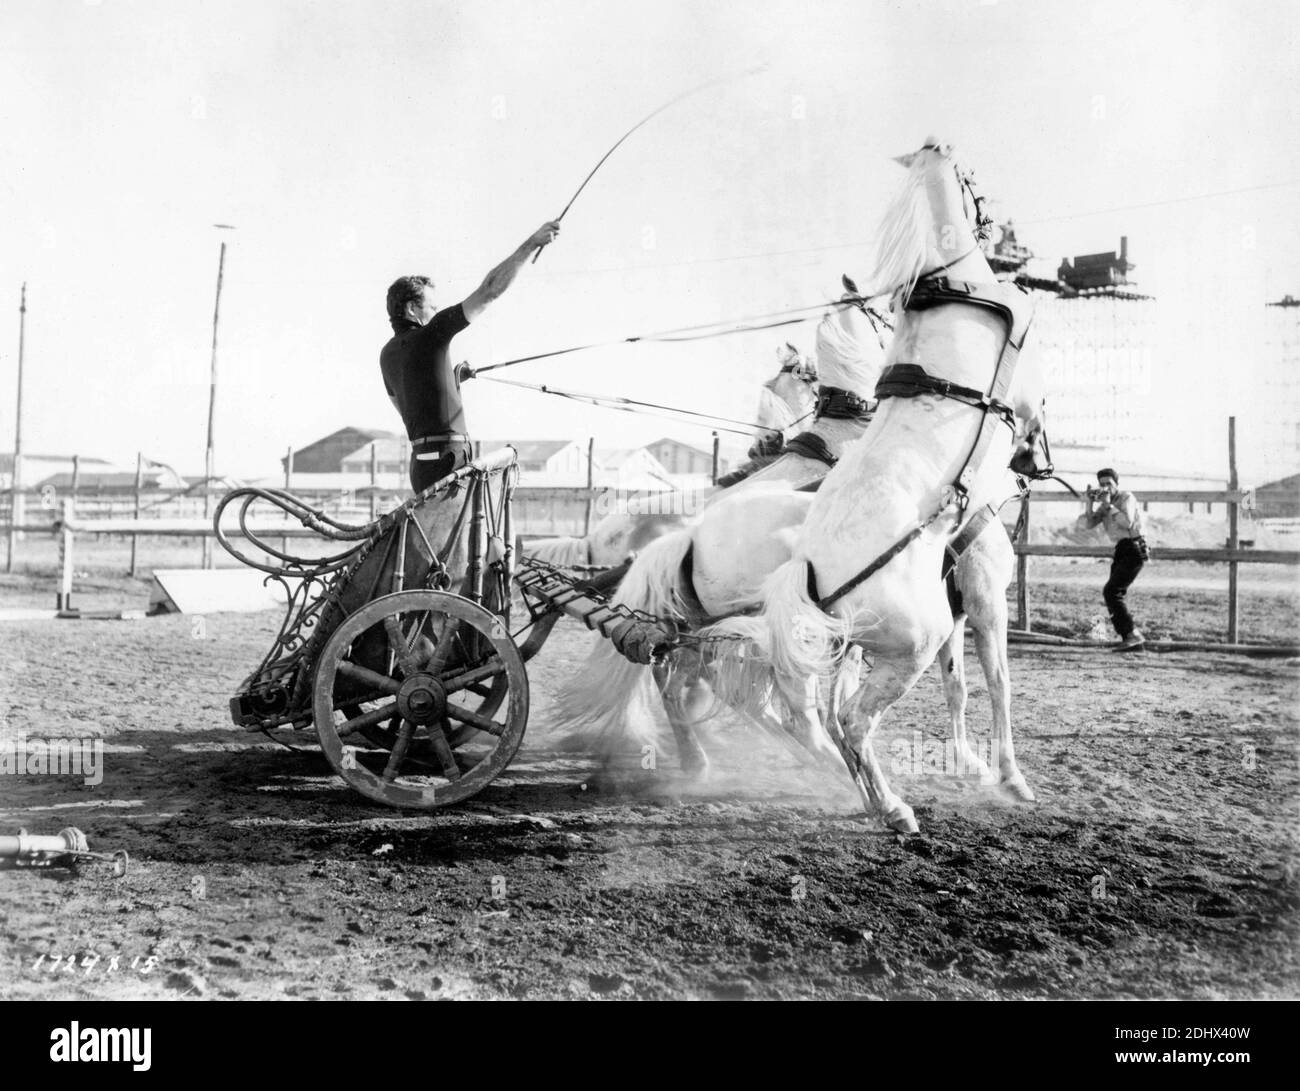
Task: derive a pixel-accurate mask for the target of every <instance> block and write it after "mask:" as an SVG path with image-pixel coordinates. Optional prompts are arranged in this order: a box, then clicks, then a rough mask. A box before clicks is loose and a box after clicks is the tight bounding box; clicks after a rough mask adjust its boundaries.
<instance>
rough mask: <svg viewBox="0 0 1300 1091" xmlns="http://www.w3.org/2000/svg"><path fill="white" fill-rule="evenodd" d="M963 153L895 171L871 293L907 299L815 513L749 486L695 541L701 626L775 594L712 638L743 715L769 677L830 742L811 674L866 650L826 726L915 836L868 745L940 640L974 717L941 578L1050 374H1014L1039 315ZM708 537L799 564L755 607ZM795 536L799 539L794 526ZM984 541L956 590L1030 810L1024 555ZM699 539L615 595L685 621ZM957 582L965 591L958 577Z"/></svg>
mask: <svg viewBox="0 0 1300 1091" xmlns="http://www.w3.org/2000/svg"><path fill="white" fill-rule="evenodd" d="M950 156H951V152H950V149H947V148H941V147H939V146H937V145H936V143H935V142H934V141H930V142H928V143H927V145H926V147H924V148H923V149H921V150H920V151H918V152H917V153H914V154H913V155H911V156H907V157H905V158H904V159H903V160H900V161H901V162H903V163H904V165H905V166H907V168H908V179H907V183H906V185H905V186H904V188H903V190H902V192H901V193H900V195H899V197H898V198H897V199H896V200H895V201H894V202H893V204H892V205H891V207H890V209H889V210H888V211H887V213H886V216H885V224H884V229H883V231H882V235H881V240H880V250H879V257H878V260H877V267H876V271H875V274H874V275H873V278H872V283H873V284H874V285H875V286H876V287H877V290H894V291H895V300H894V310H895V316H896V322H897V327H896V331H895V337H894V341H893V343H892V345H891V347H890V350H889V354H888V357H887V360H886V363H887V365H888V366H887V368H886V371H885V374H884V375H883V377H882V383H881V386H880V388H879V392H880V393H881V395H882V402H881V408H880V409H879V410H878V412H877V416H876V419H875V421H874V423H873V424H872V426H871V427H870V428H869V429H867V432H866V435H865V436H864V437H863V439H862V440H860V441H859V442H858V443H857V444H856V445H854V446H852V447H850V448H849V449H848V450H847V452H846V453H845V454H844V456H843V457H842V458H841V460H840V462H839V463H838V465H836V467H835V468H834V469H833V470H832V471H831V473H830V474H829V476H828V477H827V478H826V480H825V482H824V484H823V486H822V489H821V491H820V492H819V493H818V494H817V495H816V496H815V497H811V498H808V500H807V501H806V503H807V506H806V507H805V508H803V509H802V510H799V511H794V510H792V511H790V512H786V513H782V512H781V511H780V508H781V506H782V504H783V503H784V504H786V505H789V504H794V503H795V502H796V498H797V497H799V495H800V494H786V495H787V497H788V500H786V501H782V500H781V498H780V497H779V495H763V494H765V493H769V492H770V488H769V489H764V488H761V487H755V488H754V489H753V491H752V494H751V495H748V496H747V495H746V494H747V493H750V490H749V489H745V488H741V489H737V490H734V492H735V494H736V495H735V496H734V497H733V498H730V499H728V498H727V497H726V494H724V497H723V498H720V499H719V501H718V505H717V506H718V508H719V509H720V510H718V511H717V518H712V519H710V520H707V521H705V522H704V523H702V524H701V526H700V527H699V528H698V529H697V531H696V540H695V546H696V570H695V585H694V591H695V592H696V593H697V596H698V600H699V601H698V603H697V604H696V606H697V609H696V610H695V613H696V615H697V616H698V614H699V612H700V611H699V610H698V607H699V606H702V607H703V612H704V613H705V614H706V615H711V616H713V617H718V616H722V615H725V614H727V613H733V612H735V611H738V610H743V609H744V608H745V607H746V606H750V605H757V604H758V602H759V601H760V599H765V602H764V604H763V613H762V615H761V616H760V617H757V618H754V617H730V618H728V619H727V620H725V621H722V622H720V623H717V624H715V625H713V626H711V627H709V628H706V629H705V630H704V631H703V635H706V636H708V635H712V636H718V637H724V638H727V637H730V638H735V639H734V640H733V641H731V642H729V643H728V644H727V645H723V647H726V648H728V649H729V650H727V651H722V652H716V651H715V652H713V653H712V656H711V658H712V662H711V663H710V664H709V667H710V668H711V669H710V671H709V673H710V674H711V676H712V681H713V684H714V688H715V689H716V690H717V691H718V692H719V694H720V695H721V696H723V697H724V698H725V699H726V700H727V702H728V703H729V704H732V705H733V707H742V708H743V707H744V706H746V705H749V706H750V707H751V708H752V707H753V702H752V700H750V699H749V698H750V695H752V694H755V693H761V692H762V691H763V690H764V689H765V688H766V686H767V684H768V683H769V682H770V681H775V683H776V687H777V689H778V691H779V693H780V695H781V698H782V701H781V702H780V703H781V704H783V705H784V706H785V709H786V712H785V714H784V716H783V717H782V718H783V719H786V722H787V725H788V724H789V720H788V717H790V716H793V717H794V719H795V720H796V721H801V722H802V723H803V724H804V725H806V729H807V730H814V729H815V730H816V731H818V732H820V721H819V720H818V718H817V709H816V706H815V701H814V700H813V699H812V696H811V694H810V691H809V679H810V678H814V677H816V676H819V675H820V676H833V675H834V674H835V673H836V671H837V669H838V668H839V665H840V664H841V662H842V661H843V657H844V655H845V652H846V650H847V649H848V648H850V647H853V646H857V647H861V648H862V649H864V650H865V651H866V653H867V655H868V656H870V657H872V658H873V660H874V662H873V669H872V671H871V673H870V674H869V675H868V676H867V679H866V682H865V683H864V684H863V685H862V687H861V688H860V689H859V690H857V692H856V693H855V694H853V696H852V697H851V699H850V700H849V702H848V703H847V704H846V705H845V707H844V708H843V709H837V708H836V707H835V702H834V701H833V702H832V708H831V722H830V723H829V724H828V727H829V729H830V734H831V736H832V737H833V738H834V740H835V745H836V746H837V747H838V749H839V752H840V754H841V756H842V757H843V758H844V760H845V762H846V763H847V764H848V767H849V769H850V772H851V774H852V775H853V778H854V781H855V783H856V784H857V786H858V787H859V789H860V790H861V791H862V793H863V796H864V800H865V801H866V802H867V804H868V808H869V809H870V810H875V811H876V812H877V813H878V814H880V815H881V817H882V818H883V819H884V821H885V822H886V823H887V824H888V825H890V826H892V827H893V828H895V829H898V830H901V831H911V830H915V829H916V824H915V819H914V817H913V814H912V811H911V808H910V807H908V806H907V804H905V803H904V802H903V801H902V800H901V799H899V798H898V797H897V796H896V795H895V794H894V793H893V791H892V790H891V789H890V788H889V785H888V783H887V782H886V780H885V777H884V774H883V772H882V771H881V769H880V765H879V762H878V761H877V759H876V757H875V755H874V753H873V751H872V747H871V735H872V734H873V733H874V731H875V730H876V728H877V726H878V725H879V722H880V718H881V716H882V715H883V714H884V712H885V711H886V710H887V709H888V707H889V706H890V705H891V704H892V703H893V702H894V701H896V700H897V699H898V697H899V696H901V695H902V694H903V693H905V692H906V691H907V690H908V689H909V688H910V687H911V686H912V685H913V684H914V683H915V681H916V679H917V678H918V677H919V675H920V674H921V673H922V672H923V671H924V670H925V668H926V667H927V666H928V664H929V663H930V662H931V661H932V660H933V658H934V656H935V653H936V652H937V651H938V649H939V648H940V646H941V645H943V643H944V642H945V640H948V641H949V649H948V654H947V656H946V657H945V659H946V661H945V663H944V666H945V667H946V668H949V670H946V671H945V689H946V690H948V691H949V697H950V703H951V702H952V697H953V692H952V691H953V687H954V686H956V687H959V688H960V689H961V690H962V693H961V697H962V701H961V705H963V706H964V683H963V682H962V680H961V678H960V675H958V676H957V677H955V678H953V679H950V678H949V677H948V676H947V675H948V673H949V671H950V670H952V664H953V661H954V659H957V660H958V661H959V657H960V647H961V635H962V629H961V625H960V624H958V626H957V628H956V629H955V630H954V615H953V611H952V608H951V607H950V604H949V602H948V598H947V595H946V594H945V589H944V585H943V582H942V581H941V580H940V579H939V572H940V568H941V563H942V560H943V555H944V551H945V549H946V548H949V547H951V546H952V545H953V544H954V543H955V542H958V541H961V540H962V539H963V538H967V537H969V536H970V532H971V531H975V530H978V527H979V526H980V525H981V523H980V522H979V520H980V519H981V518H982V519H983V520H985V522H984V523H983V524H982V525H985V526H987V519H988V514H987V513H988V512H990V511H992V510H995V505H996V503H997V502H998V501H1000V500H1001V499H1004V498H1005V497H1007V496H1009V495H1011V493H1012V492H1013V491H1014V486H1013V482H1012V477H1011V474H1010V472H1009V471H1008V470H1007V468H1006V467H1007V464H1008V456H1009V455H1010V452H1011V446H1012V433H1011V430H1010V429H1008V431H1007V432H1005V433H1004V432H1003V431H1002V427H1003V422H1004V420H1005V421H1006V422H1007V423H1010V417H1011V415H1012V407H1014V412H1015V415H1016V416H1017V417H1019V418H1020V419H1021V420H1022V421H1023V422H1026V423H1027V424H1028V425H1029V430H1030V432H1031V434H1032V433H1033V432H1035V431H1037V430H1038V429H1039V428H1040V427H1041V420H1040V416H1039V414H1040V407H1041V398H1040V396H1039V391H1038V389H1037V388H1036V386H1035V383H1036V381H1037V377H1036V375H1035V374H1034V372H1033V369H1032V368H1029V367H1024V366H1022V367H1016V359H1015V357H1016V354H1017V351H1018V349H1019V346H1020V344H1021V343H1022V342H1023V339H1024V335H1025V331H1026V327H1027V323H1028V307H1027V300H1026V299H1025V298H1024V297H1023V295H1022V293H1020V292H1019V290H1018V289H1015V288H1011V287H1008V286H1005V285H1001V284H999V283H998V282H997V281H996V280H995V278H994V277H993V275H992V272H991V270H990V269H989V267H988V264H987V262H986V261H985V260H984V257H983V255H982V254H981V253H980V252H979V250H978V246H977V244H976V241H975V238H974V235H973V233H972V231H971V227H970V225H969V224H968V223H967V218H966V215H965V208H964V193H965V191H964V189H963V178H962V176H961V175H960V174H959V173H958V172H957V171H956V169H955V168H954V165H953V163H952V161H951V157H950ZM976 212H977V213H978V206H977V208H976ZM938 225H943V227H942V229H941V228H939V226H938ZM942 274H947V276H943V275H942ZM804 495H806V494H804ZM991 505H992V506H991ZM732 508H734V509H735V510H734V512H732V511H729V510H728V509H732ZM747 509H748V510H747ZM712 512H713V509H712V508H711V509H710V514H712ZM805 512H806V514H807V519H806V521H804V519H803V518H802V517H803V515H804V514H805ZM756 516H761V517H760V518H756ZM783 518H784V520H785V522H784V523H783V522H782V519H783ZM710 522H711V523H712V524H713V525H714V526H716V527H718V528H720V534H719V536H718V541H722V540H723V539H724V538H725V534H726V527H727V524H728V523H729V522H730V523H731V524H732V525H733V527H734V529H733V530H732V531H731V533H733V534H735V533H742V534H744V535H745V537H746V539H747V541H748V545H749V549H748V551H747V552H746V553H745V554H743V555H742V556H743V565H742V567H745V568H747V569H748V570H749V571H750V572H751V573H752V572H755V571H762V570H763V563H764V561H763V556H764V555H766V556H771V557H774V558H775V559H774V561H773V562H769V563H771V564H772V566H773V567H775V565H776V564H778V563H779V562H780V561H782V560H785V558H789V559H788V560H785V563H783V564H780V567H778V568H776V571H775V572H774V573H773V574H772V576H771V577H770V578H769V579H768V580H767V582H766V584H765V586H764V587H763V591H762V594H761V596H757V595H755V594H754V590H753V589H752V588H744V587H742V586H741V584H740V582H739V581H737V579H736V578H735V576H734V575H732V576H729V575H728V568H730V569H732V570H734V568H735V566H736V563H737V562H736V559H735V558H736V552H735V550H734V547H733V548H732V549H731V550H730V551H727V550H724V549H721V548H719V547H718V545H717V544H716V542H715V545H714V546H713V547H710V545H709V538H710V537H712V536H713V535H706V534H703V532H704V530H705V527H706V526H707V525H708V523H710ZM799 523H802V524H803V525H802V528H801V529H799V530H797V531H796V530H794V528H795V527H796V526H798V524H799ZM959 532H960V533H959ZM786 535H790V536H791V537H792V538H793V541H792V542H789V541H786V540H785V536H786ZM674 537H675V538H680V537H681V536H680V535H679V536H674ZM975 538H976V546H975V547H974V550H973V552H975V551H978V550H979V549H980V548H981V547H983V548H984V549H986V550H989V549H991V550H992V552H991V553H987V554H986V556H985V557H984V559H983V560H982V561H981V563H979V564H975V563H974V559H973V557H972V558H971V562H972V563H971V565H969V566H967V567H968V569H969V571H970V573H971V577H970V578H971V580H972V582H971V583H968V584H967V585H966V586H963V587H961V589H962V590H963V591H964V592H970V594H969V595H968V597H969V598H976V597H978V599H979V601H980V602H981V603H982V604H983V605H982V607H981V611H980V612H981V614H982V615H983V616H981V617H974V615H973V619H974V620H975V621H976V635H977V643H978V649H979V653H980V658H981V661H982V664H983V666H984V670H985V674H986V676H987V677H988V679H989V686H990V695H991V696H992V697H993V699H994V712H995V714H994V722H995V729H996V732H997V743H998V766H999V773H1000V778H1001V782H1002V784H1003V786H1004V787H1005V788H1006V789H1007V790H1008V791H1010V792H1011V793H1012V794H1013V795H1015V796H1017V797H1018V798H1021V799H1030V798H1032V794H1031V793H1030V792H1029V789H1028V787H1027V785H1026V784H1025V781H1024V777H1023V776H1022V775H1021V774H1020V771H1019V768H1018V767H1017V765H1016V762H1015V756H1014V751H1013V748H1012V742H1011V729H1010V714H1009V686H1008V684H1007V681H1008V680H1007V669H1006V617H1005V600H1004V599H1003V598H1002V593H1003V590H1004V589H1005V586H1006V582H1007V579H1008V578H1009V575H1010V565H1009V560H1010V556H1011V550H1010V547H1009V544H1008V543H1007V542H1006V539H1005V535H1002V532H1001V530H1000V529H997V530H996V533H994V532H992V531H990V532H989V533H987V534H982V535H981V534H976V535H975ZM688 540H689V539H688ZM985 543H987V544H985ZM685 544H686V543H685V542H682V541H677V542H675V543H674V542H672V541H670V540H669V539H661V541H660V542H658V543H655V544H654V545H653V546H651V547H649V548H648V549H647V550H646V552H645V553H643V554H642V557H641V559H639V560H638V562H637V564H636V565H634V566H633V569H632V571H631V572H629V574H628V576H627V577H626V578H625V583H624V585H623V587H621V588H620V594H619V597H620V599H622V598H624V597H625V594H626V596H627V597H628V598H629V600H632V599H637V598H638V596H640V597H643V598H644V599H645V602H644V603H641V602H638V603H637V604H638V605H641V606H642V607H643V608H647V609H651V610H652V611H655V612H665V613H669V614H670V615H671V614H672V613H674V612H675V613H676V614H677V615H678V616H680V615H681V612H682V603H681V597H680V587H677V586H675V585H674V582H673V580H671V579H669V578H667V577H668V575H669V574H670V573H672V572H673V571H674V564H675V561H676V559H677V558H679V557H680V556H681V555H682V552H683V551H684V549H685ZM659 554H663V556H662V557H659V556H658V555H659ZM709 558H714V560H715V561H717V565H716V568H715V570H714V572H713V573H712V575H711V574H710V573H709V572H707V571H701V569H702V568H707V567H710V566H711V562H709ZM718 558H721V560H717V559H718ZM701 562H704V563H703V564H702V563H701ZM656 565H657V566H658V568H659V569H661V570H662V571H656V570H655V569H656ZM766 571H768V572H771V571H772V568H771V567H769V568H767V569H766ZM958 576H959V579H958V583H959V586H960V585H961V584H962V580H961V579H960V576H961V572H960V567H959V571H958ZM749 578H750V579H752V578H753V577H752V575H751V576H750V577H749ZM985 584H987V586H985ZM641 585H644V586H641ZM813 588H815V590H812V589H813ZM977 590H978V595H976V593H975V592H976V591H977ZM810 592H811V593H810ZM999 603H1000V604H1001V609H1000V610H999V609H997V607H998V605H999ZM715 647H717V646H715ZM756 653H757V654H756ZM597 658H600V657H599V653H597V654H596V655H595V656H594V657H593V663H592V664H591V666H590V667H589V668H588V670H587V671H586V672H584V675H583V676H582V678H580V679H579V680H578V683H577V684H576V686H575V687H573V689H572V690H571V694H570V696H571V698H572V699H571V700H570V701H569V702H568V704H569V707H570V708H574V709H577V708H580V707H582V706H583V702H584V701H585V702H587V705H586V707H587V708H588V709H589V710H590V711H591V712H595V711H596V710H597V709H598V708H599V710H600V712H599V713H598V714H597V715H596V717H595V720H594V721H593V722H596V723H599V722H602V721H603V722H604V723H605V724H609V723H611V722H613V721H612V715H611V714H612V713H613V712H614V711H616V709H617V707H618V706H617V701H618V698H619V695H618V694H616V693H614V692H613V691H614V690H617V689H619V688H620V687H619V686H618V685H617V684H614V685H611V683H614V678H613V677H612V676H611V675H610V674H609V667H610V666H611V664H609V663H606V662H602V663H597V662H595V660H596V659H597ZM598 676H599V677H598ZM950 683H951V684H950ZM836 692H841V691H839V688H838V687H837V690H836ZM623 696H628V694H627V692H626V691H624V693H623ZM677 726H678V725H677V724H676V723H674V728H675V729H676V728H677ZM954 729H955V731H957V732H959V738H958V741H959V744H961V745H962V746H963V748H964V745H965V739H964V718H963V715H962V710H961V708H954ZM823 740H824V741H825V742H829V740H827V739H825V736H823ZM680 741H681V738H680V736H679V742H680Z"/></svg>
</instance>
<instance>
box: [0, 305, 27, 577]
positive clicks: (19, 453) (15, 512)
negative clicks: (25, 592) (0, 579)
mask: <svg viewBox="0 0 1300 1091" xmlns="http://www.w3.org/2000/svg"><path fill="white" fill-rule="evenodd" d="M26 332H27V281H25V280H24V281H23V291H22V297H21V299H20V301H19V304H18V409H17V412H16V413H15V414H14V465H13V481H12V482H11V486H12V489H11V492H10V500H9V552H8V553H7V554H6V555H5V571H6V572H12V571H13V570H14V545H15V544H16V543H17V541H18V531H17V530H16V529H14V528H15V527H17V526H18V523H19V522H20V521H21V519H22V517H23V511H22V507H23V505H22V496H21V494H20V493H19V489H20V488H21V487H22V486H21V483H20V481H19V476H20V474H21V472H22V461H23V340H24V335H25V334H26Z"/></svg>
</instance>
